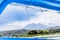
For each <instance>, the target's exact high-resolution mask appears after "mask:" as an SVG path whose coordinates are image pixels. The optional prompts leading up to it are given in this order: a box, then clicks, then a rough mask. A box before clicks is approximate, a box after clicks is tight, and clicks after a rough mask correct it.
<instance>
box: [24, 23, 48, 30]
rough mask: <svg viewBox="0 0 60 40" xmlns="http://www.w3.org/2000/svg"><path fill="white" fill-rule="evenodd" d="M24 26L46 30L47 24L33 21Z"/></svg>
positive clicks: (30, 28)
mask: <svg viewBox="0 0 60 40" xmlns="http://www.w3.org/2000/svg"><path fill="white" fill-rule="evenodd" d="M24 28H25V29H29V30H45V29H46V28H47V26H46V25H43V24H40V23H38V24H35V23H32V24H28V25H26V26H25V27H24Z"/></svg>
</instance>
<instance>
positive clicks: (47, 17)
mask: <svg viewBox="0 0 60 40" xmlns="http://www.w3.org/2000/svg"><path fill="white" fill-rule="evenodd" d="M58 12H59V11H55V10H51V9H46V8H43V7H37V6H29V5H23V4H16V5H15V3H12V4H9V5H8V6H7V7H6V8H5V10H4V11H3V12H2V14H1V15H0V31H2V30H13V29H21V28H24V27H25V26H26V25H28V24H31V23H36V24H37V23H41V24H44V25H47V26H53V25H59V26H60V14H59V13H58Z"/></svg>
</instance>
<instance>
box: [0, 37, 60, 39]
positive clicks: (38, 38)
mask: <svg viewBox="0 0 60 40" xmlns="http://www.w3.org/2000/svg"><path fill="white" fill-rule="evenodd" d="M0 40H60V39H48V38H4V37H2V38H0Z"/></svg>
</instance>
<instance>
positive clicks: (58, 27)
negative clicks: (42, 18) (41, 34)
mask: <svg viewBox="0 0 60 40" xmlns="http://www.w3.org/2000/svg"><path fill="white" fill-rule="evenodd" d="M50 29H60V26H53V27H49V28H47V29H46V30H50Z"/></svg>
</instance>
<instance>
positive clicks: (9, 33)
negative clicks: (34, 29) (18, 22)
mask: <svg viewBox="0 0 60 40" xmlns="http://www.w3.org/2000/svg"><path fill="white" fill-rule="evenodd" d="M28 32H29V30H27V29H20V30H9V31H0V34H3V36H11V35H13V34H26V33H28Z"/></svg>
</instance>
